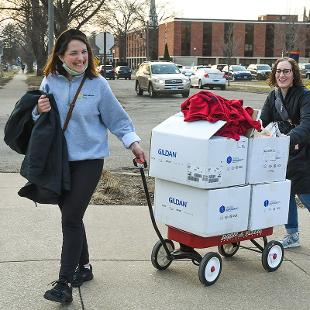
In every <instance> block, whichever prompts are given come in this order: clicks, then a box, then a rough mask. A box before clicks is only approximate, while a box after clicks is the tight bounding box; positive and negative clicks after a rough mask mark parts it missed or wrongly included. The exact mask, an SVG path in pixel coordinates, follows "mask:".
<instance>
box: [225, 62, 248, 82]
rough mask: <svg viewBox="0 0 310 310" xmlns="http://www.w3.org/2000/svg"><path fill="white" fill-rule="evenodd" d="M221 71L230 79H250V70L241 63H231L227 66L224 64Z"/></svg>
mask: <svg viewBox="0 0 310 310" xmlns="http://www.w3.org/2000/svg"><path fill="white" fill-rule="evenodd" d="M223 72H224V73H225V74H226V78H227V79H230V80H252V75H251V72H250V71H248V70H247V69H246V68H245V67H244V66H241V65H231V66H229V68H228V66H225V67H224V68H223Z"/></svg>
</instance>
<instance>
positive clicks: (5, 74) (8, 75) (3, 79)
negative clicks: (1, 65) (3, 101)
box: [0, 71, 15, 87]
mask: <svg viewBox="0 0 310 310" xmlns="http://www.w3.org/2000/svg"><path fill="white" fill-rule="evenodd" d="M14 74H15V72H14V71H10V72H3V76H2V77H0V87H1V86H4V85H5V84H6V83H7V82H8V81H10V80H11V79H12V78H13V76H14Z"/></svg>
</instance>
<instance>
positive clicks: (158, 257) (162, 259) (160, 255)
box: [151, 239, 174, 270]
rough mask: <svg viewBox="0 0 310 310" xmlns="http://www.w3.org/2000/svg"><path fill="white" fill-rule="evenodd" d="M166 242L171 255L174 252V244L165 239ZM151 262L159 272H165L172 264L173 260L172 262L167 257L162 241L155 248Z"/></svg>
mask: <svg viewBox="0 0 310 310" xmlns="http://www.w3.org/2000/svg"><path fill="white" fill-rule="evenodd" d="M164 240H165V243H166V245H167V248H168V250H169V251H170V253H172V252H173V251H174V243H173V242H172V241H171V240H169V239H164ZM151 262H152V265H153V266H154V267H155V268H156V269H158V270H165V269H167V268H168V267H169V266H170V264H171V263H172V260H170V259H169V258H168V257H167V253H166V251H165V248H164V247H163V245H162V243H161V241H160V240H158V241H157V242H156V244H155V245H154V247H153V250H152V254H151Z"/></svg>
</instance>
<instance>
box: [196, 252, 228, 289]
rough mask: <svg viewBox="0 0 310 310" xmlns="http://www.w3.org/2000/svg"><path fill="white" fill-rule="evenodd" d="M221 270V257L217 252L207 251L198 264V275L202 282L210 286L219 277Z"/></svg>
mask: <svg viewBox="0 0 310 310" xmlns="http://www.w3.org/2000/svg"><path fill="white" fill-rule="evenodd" d="M221 271H222V258H221V256H220V255H219V254H217V253H214V252H210V253H207V254H206V255H205V256H204V257H203V259H202V260H201V262H200V264H199V270H198V276H199V280H200V282H201V283H202V284H204V285H206V286H210V285H212V284H214V283H215V282H216V281H217V279H218V278H219V276H220V274H221Z"/></svg>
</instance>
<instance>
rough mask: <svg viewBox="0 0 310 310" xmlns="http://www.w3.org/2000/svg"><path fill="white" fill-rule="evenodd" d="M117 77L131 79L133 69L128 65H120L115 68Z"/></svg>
mask: <svg viewBox="0 0 310 310" xmlns="http://www.w3.org/2000/svg"><path fill="white" fill-rule="evenodd" d="M115 77H116V78H117V79H120V78H124V79H125V80H127V79H129V80H131V69H130V68H129V67H128V66H118V67H116V68H115Z"/></svg>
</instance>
